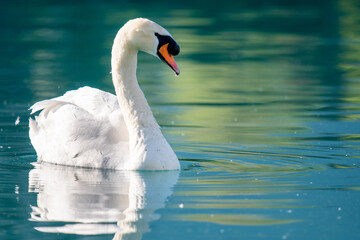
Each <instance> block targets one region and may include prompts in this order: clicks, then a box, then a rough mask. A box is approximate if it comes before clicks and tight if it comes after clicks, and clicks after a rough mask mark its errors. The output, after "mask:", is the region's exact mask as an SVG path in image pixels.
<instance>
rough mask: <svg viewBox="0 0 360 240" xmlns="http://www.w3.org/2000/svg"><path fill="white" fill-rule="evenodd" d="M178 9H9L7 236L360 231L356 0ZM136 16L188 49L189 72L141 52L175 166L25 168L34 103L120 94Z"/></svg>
mask: <svg viewBox="0 0 360 240" xmlns="http://www.w3.org/2000/svg"><path fill="white" fill-rule="evenodd" d="M173 4H174V5H173V7H172V8H173V9H172V10H171V11H169V8H168V7H167V6H164V5H163V4H162V3H160V2H159V3H158V2H153V6H152V7H151V8H149V7H146V6H148V5H146V4H145V3H144V4H134V3H103V4H97V3H88V4H62V3H60V2H58V3H48V2H43V3H41V4H25V3H23V4H21V3H17V2H16V3H13V2H11V1H7V2H5V3H4V6H3V7H2V8H1V9H0V13H1V14H0V16H1V18H3V21H0V26H1V31H0V34H1V38H0V43H1V44H0V53H1V55H0V56H1V57H0V82H1V88H0V189H1V192H0V198H1V201H0V207H1V214H0V239H357V238H358V236H359V234H360V232H359V229H360V226H359V225H360V214H359V211H360V194H359V190H360V185H359V183H360V179H359V178H360V172H359V166H360V164H359V155H360V151H359V139H360V138H359V137H360V122H359V117H360V98H359V92H360V78H359V76H360V72H359V70H358V69H359V68H358V67H359V62H360V58H359V56H360V52H359V51H360V47H359V46H360V35H359V33H358V31H357V30H356V29H358V23H359V22H360V21H359V17H358V12H359V10H360V9H359V8H358V6H357V4H356V3H355V1H351V0H346V1H333V2H331V3H328V2H327V3H326V4H325V3H324V4H322V3H313V2H312V1H308V2H307V1H301V2H299V3H297V4H294V5H291V4H279V3H274V4H270V3H269V1H264V2H261V1H260V2H259V3H257V4H256V5H254V4H253V3H252V2H251V1H245V2H244V1H243V2H239V3H235V2H233V1H232V2H224V3H223V4H222V6H219V4H218V2H208V3H207V4H206V5H203V4H199V5H197V3H194V2H189V3H188V2H186V1H185V2H184V1H181V2H174V3H173ZM145 5H146V6H145ZM137 16H144V17H149V18H151V19H153V20H155V21H156V22H159V23H160V24H162V25H163V26H165V27H166V28H167V29H168V30H169V31H170V32H171V33H172V34H173V36H174V37H175V39H176V40H177V41H178V42H179V44H180V46H181V54H180V55H179V56H178V57H177V62H178V65H179V67H180V70H181V75H180V77H178V78H175V77H174V76H173V74H172V73H171V71H170V70H169V69H168V68H167V66H164V65H163V64H162V63H161V62H160V61H158V60H156V59H154V58H153V57H152V56H148V55H145V54H140V56H139V61H140V63H139V71H138V75H139V79H140V84H141V87H142V89H143V90H144V93H145V95H146V97H147V99H148V100H149V103H150V105H151V107H152V110H153V111H154V114H155V116H156V118H157V120H158V122H159V124H160V125H161V126H162V129H163V132H164V133H165V135H166V137H167V139H168V141H169V142H170V144H171V145H172V146H173V148H174V150H175V151H176V153H177V155H178V157H179V158H180V160H181V165H182V170H181V172H164V173H161V172H155V173H141V172H132V173H131V172H117V171H102V170H91V169H76V168H75V169H74V168H69V167H60V166H51V165H35V166H34V165H32V164H31V163H32V162H35V161H36V155H35V152H34V150H33V148H32V146H31V145H30V141H29V138H28V127H27V124H28V120H27V119H28V117H29V112H28V111H27V109H28V108H29V106H30V105H31V104H32V103H34V102H36V101H39V100H42V99H45V98H50V97H54V96H58V95H60V94H63V93H64V92H66V91H67V90H70V89H76V88H78V87H80V86H84V85H89V86H92V87H98V88H101V89H104V90H107V91H110V92H113V89H112V84H111V79H110V74H109V71H110V63H109V59H110V48H111V43H112V40H113V37H114V35H115V33H116V31H117V30H118V28H119V27H120V26H121V25H122V24H123V23H124V22H125V21H126V20H128V19H130V18H134V17H137Z"/></svg>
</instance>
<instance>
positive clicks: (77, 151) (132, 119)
mask: <svg viewBox="0 0 360 240" xmlns="http://www.w3.org/2000/svg"><path fill="white" fill-rule="evenodd" d="M139 51H144V52H147V53H149V54H151V55H154V56H157V57H158V58H160V59H161V60H162V61H163V62H165V63H166V64H167V65H168V66H169V67H170V68H171V69H172V70H173V71H174V72H175V73H176V75H179V73H180V71H179V68H178V66H177V64H176V62H175V60H174V57H173V56H175V55H177V54H179V52H180V47H179V45H178V44H177V43H176V42H175V40H174V39H173V37H172V36H171V34H170V33H169V32H168V31H167V30H165V29H164V28H163V27H161V26H160V25H158V24H156V23H155V22H153V21H151V20H149V19H144V18H137V19H133V20H130V21H128V22H127V23H126V24H125V25H124V26H123V27H122V28H120V30H119V31H118V33H117V35H116V37H115V39H114V43H113V47H112V51H111V74H112V81H113V84H114V87H115V92H116V96H115V95H113V94H111V93H108V92H104V91H101V90H99V89H95V88H91V87H82V88H79V89H78V90H73V91H68V92H66V93H65V94H64V95H63V96H60V97H56V98H52V99H49V100H43V101H40V102H37V103H35V104H34V105H33V106H31V107H30V110H31V114H34V113H35V112H39V111H40V113H39V115H38V116H35V118H34V119H33V118H31V117H30V119H29V136H30V140H31V144H32V145H33V147H34V149H35V151H36V153H37V156H38V160H37V161H38V162H49V163H53V164H58V165H69V166H75V167H88V168H103V169H116V170H177V169H179V168H180V163H179V160H178V158H177V156H176V155H175V153H174V151H173V150H172V148H171V147H170V145H169V144H168V142H167V141H166V139H165V137H164V136H163V134H162V133H161V130H160V126H159V125H158V123H157V122H156V120H155V118H154V116H153V113H152V111H151V109H150V106H149V104H148V103H147V101H146V98H145V96H144V94H143V92H142V91H141V89H140V87H139V84H138V81H137V78H136V68H137V55H138V52H139Z"/></svg>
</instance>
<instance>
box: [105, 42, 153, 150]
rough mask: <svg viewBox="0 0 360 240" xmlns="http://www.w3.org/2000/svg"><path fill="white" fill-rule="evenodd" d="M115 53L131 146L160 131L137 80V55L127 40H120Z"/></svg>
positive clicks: (113, 62) (119, 93) (117, 81)
mask: <svg viewBox="0 0 360 240" xmlns="http://www.w3.org/2000/svg"><path fill="white" fill-rule="evenodd" d="M116 42H117V44H116V45H115V44H114V46H113V50H112V59H111V66H112V78H113V83H114V86H115V91H116V95H117V97H118V101H119V105H120V109H121V111H122V113H123V116H124V120H125V124H126V127H127V129H128V131H129V138H130V139H129V140H130V147H134V146H135V145H137V144H138V141H139V140H140V139H144V138H146V136H144V134H146V132H153V131H154V130H155V129H157V130H159V125H158V124H157V122H156V120H155V118H154V116H153V114H152V112H151V109H150V106H149V104H148V103H147V101H146V99H145V96H144V94H143V92H142V91H141V89H140V87H139V84H138V81H137V78H136V67H137V54H138V51H137V50H135V49H134V48H133V47H132V46H131V44H129V42H127V41H126V40H123V41H116V39H115V43H116Z"/></svg>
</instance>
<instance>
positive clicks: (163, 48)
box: [120, 18, 180, 75]
mask: <svg viewBox="0 0 360 240" xmlns="http://www.w3.org/2000/svg"><path fill="white" fill-rule="evenodd" d="M122 30H123V31H124V33H125V34H126V37H127V39H128V40H129V42H130V43H131V44H132V46H133V47H134V48H135V49H136V50H140V51H144V52H147V53H149V54H152V55H154V56H157V57H159V58H160V59H161V60H162V61H163V62H165V63H166V64H167V65H168V66H169V67H170V68H171V69H172V70H173V71H174V72H175V73H176V74H177V75H179V74H180V71H179V68H178V66H177V65H176V62H175V59H174V56H176V55H178V54H179V52H180V47H179V45H178V44H177V43H176V42H175V40H174V39H173V37H172V36H171V34H170V33H169V32H168V31H167V30H166V29H164V28H163V27H161V26H160V25H158V24H156V23H155V22H153V21H150V20H148V19H145V18H136V19H133V20H130V21H128V22H127V23H126V24H125V25H124V26H123V27H122V28H121V30H120V31H122Z"/></svg>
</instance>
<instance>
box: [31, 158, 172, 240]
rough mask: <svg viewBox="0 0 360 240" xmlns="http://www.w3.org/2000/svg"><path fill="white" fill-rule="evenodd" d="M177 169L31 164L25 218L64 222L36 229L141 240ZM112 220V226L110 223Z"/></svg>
mask: <svg viewBox="0 0 360 240" xmlns="http://www.w3.org/2000/svg"><path fill="white" fill-rule="evenodd" d="M178 176H179V172H178V171H164V172H133V171H126V172H119V171H108V170H107V171H105V170H93V169H80V168H72V167H61V166H54V165H36V167H35V169H33V170H31V171H30V173H29V191H30V192H36V193H37V206H32V213H31V218H30V220H32V221H42V222H44V221H56V222H68V223H67V224H60V225H61V226H56V227H54V226H51V227H50V226H49V227H36V229H37V230H38V231H42V232H57V233H59V232H60V233H71V234H84V235H94V234H106V233H116V234H115V238H114V239H123V237H125V236H126V238H127V239H140V238H141V236H142V234H144V233H145V232H148V231H150V229H149V223H150V222H151V221H153V220H155V219H157V218H158V215H156V214H155V213H154V211H155V210H157V209H159V208H162V207H164V205H165V200H166V198H167V197H168V196H170V195H171V193H172V190H171V189H172V187H173V186H174V185H175V184H176V182H177V179H178ZM115 222H116V223H117V225H115V224H114V223H115Z"/></svg>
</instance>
